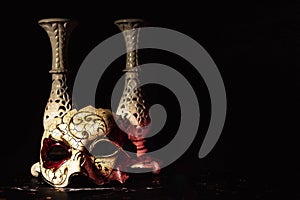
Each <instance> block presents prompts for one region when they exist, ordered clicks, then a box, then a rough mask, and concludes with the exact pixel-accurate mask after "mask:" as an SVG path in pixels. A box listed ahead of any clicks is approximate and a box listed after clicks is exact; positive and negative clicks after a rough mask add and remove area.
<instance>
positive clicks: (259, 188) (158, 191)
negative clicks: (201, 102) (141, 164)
mask: <svg viewBox="0 0 300 200" xmlns="http://www.w3.org/2000/svg"><path fill="white" fill-rule="evenodd" d="M200 174H201V175H198V176H190V175H184V174H173V175H170V174H169V175H168V174H161V175H154V174H131V175H130V179H129V180H128V181H127V182H126V183H125V184H123V185H122V184H119V183H117V182H112V183H110V184H107V185H105V186H96V185H94V184H93V182H89V181H88V180H87V179H85V177H81V176H75V177H73V178H72V180H71V184H70V185H69V187H66V188H54V187H51V186H49V185H48V184H46V183H45V182H44V181H43V180H42V178H40V177H38V178H32V177H28V178H23V179H16V180H14V181H12V182H11V183H9V184H6V185H2V186H1V189H0V199H1V200H2V199H34V200H37V199H39V200H40V199H60V200H65V199H143V200H146V199H207V200H212V199H213V200H215V199H231V200H234V199H243V200H247V199H249V200H250V199H263V200H265V199H275V198H276V199H278V197H282V198H284V197H286V198H287V197H288V196H289V195H290V194H284V193H283V188H282V190H277V189H276V188H272V187H271V186H270V185H268V184H265V183H262V182H257V183H251V182H250V181H248V180H247V179H245V178H242V177H235V176H233V175H232V174H226V173H212V172H209V171H202V172H201V173H200ZM281 195H283V196H281ZM286 198H284V199H286ZM288 199H290V198H288Z"/></svg>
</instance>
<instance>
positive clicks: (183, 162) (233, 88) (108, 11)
mask: <svg viewBox="0 0 300 200" xmlns="http://www.w3.org/2000/svg"><path fill="white" fill-rule="evenodd" d="M99 4H100V5H98V4H97V5H96V4H88V3H75V2H73V3H70V4H69V5H64V6H63V5H62V4H60V3H55V2H52V3H47V4H45V5H40V4H36V5H34V4H33V5H32V6H29V5H27V4H24V5H21V4H16V5H11V6H7V7H5V6H4V7H2V9H3V10H4V9H5V8H7V10H8V14H7V15H5V16H4V17H2V20H1V36H2V37H1V52H2V53H1V58H2V59H1V74H2V78H1V92H2V95H1V100H2V101H1V102H2V108H3V109H2V124H1V129H2V131H1V143H2V144H1V171H0V179H1V181H4V182H5V181H6V180H11V179H13V178H18V177H23V176H28V175H30V167H31V165H32V164H33V163H35V162H37V161H38V158H39V148H40V139H41V137H42V133H43V127H42V118H43V111H44V107H45V105H46V102H47V99H48V97H49V92H50V84H51V75H50V74H49V73H48V71H49V70H50V68H51V55H52V54H51V46H50V42H49V39H48V36H47V34H46V32H45V31H44V30H43V29H42V28H41V27H40V26H39V25H38V23H37V22H38V20H40V19H43V18H50V17H65V18H71V19H75V20H77V21H78V22H79V24H78V26H77V27H76V28H75V29H74V31H73V32H72V35H71V39H70V43H69V55H68V61H69V66H70V68H69V70H70V72H71V74H70V80H71V81H72V80H73V79H74V77H75V75H76V71H77V69H78V68H79V66H80V64H81V62H82V61H83V60H84V58H85V57H86V56H87V55H88V53H89V52H90V51H91V50H92V49H93V48H94V47H95V46H97V45H98V44H99V43H100V42H101V41H103V40H105V39H107V38H108V37H110V36H112V35H113V34H116V33H119V29H118V28H117V27H116V26H115V25H114V21H115V20H117V19H121V18H143V19H145V20H147V21H148V22H150V25H153V26H159V27H164V28H170V29H173V30H177V31H180V32H182V33H184V34H186V35H188V36H190V37H192V38H193V39H195V40H196V41H197V42H198V43H199V44H201V45H202V46H203V47H204V48H205V49H206V51H207V52H208V53H209V54H210V56H211V57H212V59H213V60H214V62H215V63H216V65H217V66H218V69H219V71H220V73H221V75H222V78H223V80H224V84H225V88H226V92H227V101H228V107H227V109H228V110H227V118H226V123H225V126H224V129H223V132H222V135H221V137H220V140H219V141H218V143H217V144H216V146H215V148H214V149H213V150H212V151H211V152H210V154H209V155H207V156H206V157H205V158H203V159H199V158H198V156H197V155H198V151H199V148H200V145H201V142H202V139H203V137H204V134H205V129H206V128H207V124H208V118H209V109H208V107H209V99H208V95H207V91H206V89H205V84H204V83H203V80H202V79H201V76H199V77H195V75H193V73H192V71H189V68H188V67H187V68H186V69H184V70H183V68H184V67H185V66H182V65H188V64H187V63H185V62H184V61H183V60H181V59H179V58H178V57H177V56H175V55H169V54H168V53H166V52H165V54H161V53H158V52H152V53H151V54H148V53H147V52H146V51H145V52H142V51H141V62H142V63H147V62H153V61H157V62H159V61H160V62H161V63H164V64H168V65H171V67H172V64H173V67H174V68H176V69H178V70H179V71H180V72H182V73H183V74H185V75H186V76H187V77H188V78H189V79H190V81H191V83H192V85H193V87H194V88H195V89H196V91H197V95H198V97H199V99H200V106H201V107H200V108H201V111H203V119H201V120H202V121H201V124H200V131H199V133H198V135H197V138H196V140H195V141H194V142H193V144H192V146H191V147H190V149H189V150H188V151H187V152H186V153H185V155H183V156H182V157H181V158H180V159H179V160H178V161H177V162H176V163H174V164H173V165H172V166H169V167H168V168H166V169H165V170H171V171H174V172H178V171H180V170H181V169H183V170H187V171H188V172H187V173H191V171H192V170H195V173H198V172H200V171H201V169H210V170H217V171H218V170H220V171H226V172H230V173H233V174H241V175H242V176H245V177H247V178H249V179H252V180H254V181H257V182H262V181H269V182H271V183H275V184H277V183H278V184H279V183H286V182H285V181H287V180H289V181H290V180H296V178H297V177H299V169H300V166H299V164H298V162H297V160H299V155H298V153H299V152H300V151H299V150H300V149H299V140H297V135H298V134H299V129H298V124H297V122H298V117H299V114H298V113H299V93H300V92H299V91H300V90H299V85H300V81H299V80H300V74H299V69H296V66H295V51H294V48H295V47H296V33H295V30H296V19H297V18H296V14H295V8H296V6H295V5H294V4H292V3H274V2H272V3H262V2H260V3H259V2H256V3H253V2H252V3H244V2H243V1H241V3H237V2H231V3H228V2H227V1H226V2H224V3H220V2H214V3H213V2H212V3H201V2H200V4H199V5H192V4H190V3H187V2H181V3H174V2H173V3H171V4H166V5H162V4H160V3H157V2H151V1H145V2H143V3H142V2H140V3H133V2H127V3H124V4H120V3H112V4H105V3H102V2H100V3H99ZM27 8H28V9H27ZM29 8H30V9H29ZM298 17H299V16H298ZM162 55H164V56H162ZM122 59H123V58H121V59H120V60H119V61H116V63H115V66H116V67H115V68H110V69H112V70H110V71H111V73H112V74H114V73H115V75H114V77H108V78H107V80H108V81H109V80H111V81H113V80H116V79H117V78H118V76H119V75H121V73H122V72H120V71H118V70H119V68H118V67H117V66H121V65H124V64H125V60H122ZM120 64H121V65H120ZM124 66H125V65H124ZM122 67H123V66H121V68H122ZM121 68H120V69H121ZM114 70H115V72H114ZM107 74H108V76H110V75H109V73H107ZM166 78H167V77H166ZM107 80H106V81H107ZM103 83H104V84H105V83H106V84H109V82H105V81H103ZM70 87H71V86H70ZM110 87H111V86H107V88H106V89H103V90H101V89H99V90H100V91H99V96H98V97H99V101H98V102H99V106H102V107H106V106H107V105H108V104H107V102H108V100H109V88H110ZM146 90H147V89H146ZM148 90H149V91H148V93H149V92H153V93H152V94H151V101H152V102H156V101H157V102H159V101H161V102H162V103H165V104H166V105H167V102H170V103H169V104H168V105H169V107H170V105H173V104H172V103H174V105H175V100H172V99H173V98H174V97H172V94H171V93H168V91H166V90H165V89H162V88H157V89H156V90H155V89H153V88H151V89H149V88H148ZM163 97H164V98H163ZM158 99H162V100H158ZM175 110H176V109H175ZM169 112H172V110H171V109H169ZM173 113H176V112H174V111H173ZM201 114H202V113H201ZM172 116H174V115H172ZM175 116H176V115H175ZM173 118H174V117H173ZM173 118H172V117H170V119H169V120H170V121H171V120H172V119H173ZM174 120H175V118H174ZM173 124H174V123H173ZM167 126H169V127H167V128H166V129H164V131H165V132H164V134H163V133H161V134H160V138H155V139H153V141H152V142H153V144H152V145H153V146H155V144H156V145H158V146H159V145H161V144H163V143H164V142H166V141H167V140H168V139H170V135H172V134H171V133H169V132H168V128H169V130H172V124H169V125H167ZM187 132H188V130H187ZM166 133H168V136H167V134H166ZM187 134H188V133H187ZM190 169H192V170H190Z"/></svg>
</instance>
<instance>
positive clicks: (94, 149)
mask: <svg viewBox="0 0 300 200" xmlns="http://www.w3.org/2000/svg"><path fill="white" fill-rule="evenodd" d="M89 149H90V153H91V154H92V155H94V156H96V157H108V156H112V155H114V154H115V153H116V152H117V151H118V149H119V147H118V146H117V145H116V144H114V143H112V142H111V141H108V140H105V139H102V140H98V141H95V142H93V143H92V144H91V146H90V148H89Z"/></svg>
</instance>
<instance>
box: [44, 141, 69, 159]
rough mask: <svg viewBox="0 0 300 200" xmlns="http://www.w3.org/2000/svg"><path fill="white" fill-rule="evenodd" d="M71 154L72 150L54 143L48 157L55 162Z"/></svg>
mask: <svg viewBox="0 0 300 200" xmlns="http://www.w3.org/2000/svg"><path fill="white" fill-rule="evenodd" d="M69 155H70V152H69V151H68V150H67V149H66V148H65V147H64V146H62V145H60V144H58V145H54V146H53V147H52V148H50V149H49V151H48V153H47V157H48V158H49V159H50V160H52V161H54V162H57V161H60V160H63V159H65V158H68V157H69Z"/></svg>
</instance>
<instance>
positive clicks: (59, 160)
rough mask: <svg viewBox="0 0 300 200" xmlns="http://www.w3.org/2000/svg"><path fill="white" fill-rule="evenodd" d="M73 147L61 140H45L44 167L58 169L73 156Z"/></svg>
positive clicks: (43, 151) (42, 155)
mask: <svg viewBox="0 0 300 200" xmlns="http://www.w3.org/2000/svg"><path fill="white" fill-rule="evenodd" d="M71 154H72V153H71V148H70V147H69V146H67V145H66V144H64V143H63V142H61V141H56V140H53V139H51V138H46V139H44V141H43V148H42V150H41V157H42V160H43V167H45V168H46V169H51V168H53V169H54V171H55V170H57V169H58V168H59V167H60V166H61V165H62V164H63V163H64V162H65V161H66V160H68V159H69V158H70V157H71Z"/></svg>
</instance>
